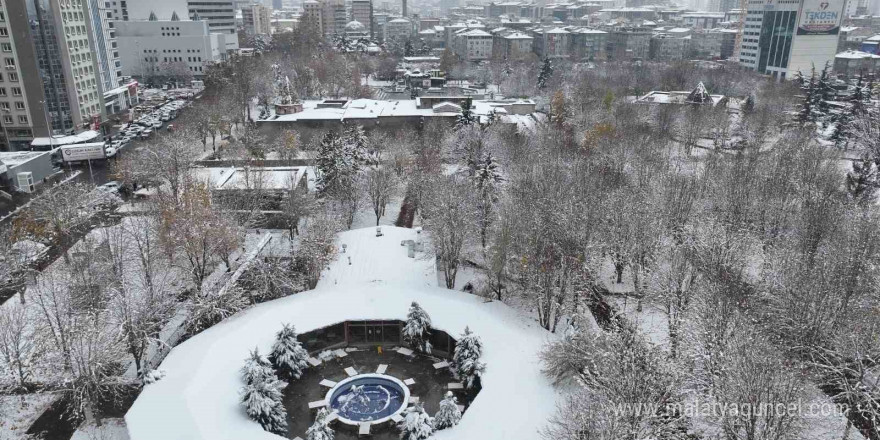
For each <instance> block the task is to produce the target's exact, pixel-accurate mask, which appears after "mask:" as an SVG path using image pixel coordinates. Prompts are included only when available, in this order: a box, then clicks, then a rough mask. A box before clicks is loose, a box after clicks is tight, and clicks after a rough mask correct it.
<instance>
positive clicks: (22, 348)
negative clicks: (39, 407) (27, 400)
mask: <svg viewBox="0 0 880 440" xmlns="http://www.w3.org/2000/svg"><path fill="white" fill-rule="evenodd" d="M32 319H33V317H32V316H30V313H29V309H28V307H26V306H25V305H24V304H18V303H10V304H6V305H5V306H4V307H0V355H2V361H3V362H2V363H3V365H5V367H6V368H7V370H8V371H11V372H13V374H14V375H15V378H16V380H17V381H18V387H19V388H21V389H22V390H26V389H28V383H29V379H30V375H31V371H30V370H31V366H32V364H33V362H34V359H35V358H36V357H37V356H39V355H40V351H41V350H42V347H41V338H40V336H39V335H38V334H37V332H36V326H34V325H33V322H32Z"/></svg>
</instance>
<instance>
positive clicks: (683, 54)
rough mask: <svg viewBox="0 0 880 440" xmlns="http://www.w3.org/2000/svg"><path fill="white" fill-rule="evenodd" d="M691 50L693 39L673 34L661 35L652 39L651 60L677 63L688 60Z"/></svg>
mask: <svg viewBox="0 0 880 440" xmlns="http://www.w3.org/2000/svg"><path fill="white" fill-rule="evenodd" d="M690 48H691V37H690V35H688V36H686V37H678V36H674V35H671V34H659V35H654V36H653V37H651V45H650V55H649V56H650V58H651V59H652V60H658V61H677V60H684V59H687V58H688V54H689V53H690Z"/></svg>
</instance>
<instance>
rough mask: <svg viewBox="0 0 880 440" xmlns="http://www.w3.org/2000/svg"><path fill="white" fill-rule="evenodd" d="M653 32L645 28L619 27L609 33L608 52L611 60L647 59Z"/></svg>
mask: <svg viewBox="0 0 880 440" xmlns="http://www.w3.org/2000/svg"><path fill="white" fill-rule="evenodd" d="M650 48H651V33H650V32H646V31H644V30H637V29H634V30H629V29H619V30H615V31H612V32H610V33H609V34H608V46H607V48H606V53H607V54H608V59H609V60H614V61H623V60H633V59H640V60H646V59H648V56H649V55H650Z"/></svg>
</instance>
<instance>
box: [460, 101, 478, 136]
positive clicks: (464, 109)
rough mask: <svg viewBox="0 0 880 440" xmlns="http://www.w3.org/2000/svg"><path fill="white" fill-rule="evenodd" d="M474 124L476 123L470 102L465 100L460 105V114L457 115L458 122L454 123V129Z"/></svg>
mask: <svg viewBox="0 0 880 440" xmlns="http://www.w3.org/2000/svg"><path fill="white" fill-rule="evenodd" d="M474 122H476V117H475V116H474V113H473V111H472V110H471V100H470V99H465V100H464V102H462V103H461V114H459V115H458V120H456V121H455V129H456V130H458V129H460V128H462V127H465V126H467V125H471V124H473V123H474Z"/></svg>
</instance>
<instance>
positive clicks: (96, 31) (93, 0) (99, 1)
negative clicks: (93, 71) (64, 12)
mask: <svg viewBox="0 0 880 440" xmlns="http://www.w3.org/2000/svg"><path fill="white" fill-rule="evenodd" d="M109 4H110V2H105V1H104V0H86V6H87V8H88V11H89V15H90V18H91V20H90V24H91V26H90V29H89V33H90V36H91V37H92V47H93V48H94V50H95V56H96V58H97V62H98V78H99V79H100V81H101V87H102V88H103V89H104V91H105V92H106V91H107V90H111V89H115V88H117V87H119V86H120V85H121V84H120V83H119V82H120V77H121V76H122V64H121V63H120V61H119V48H118V47H117V43H116V32H115V30H114V29H113V22H112V21H111V20H112V14H113V12H112V10H111V9H110V8H109V7H107V5H109Z"/></svg>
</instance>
